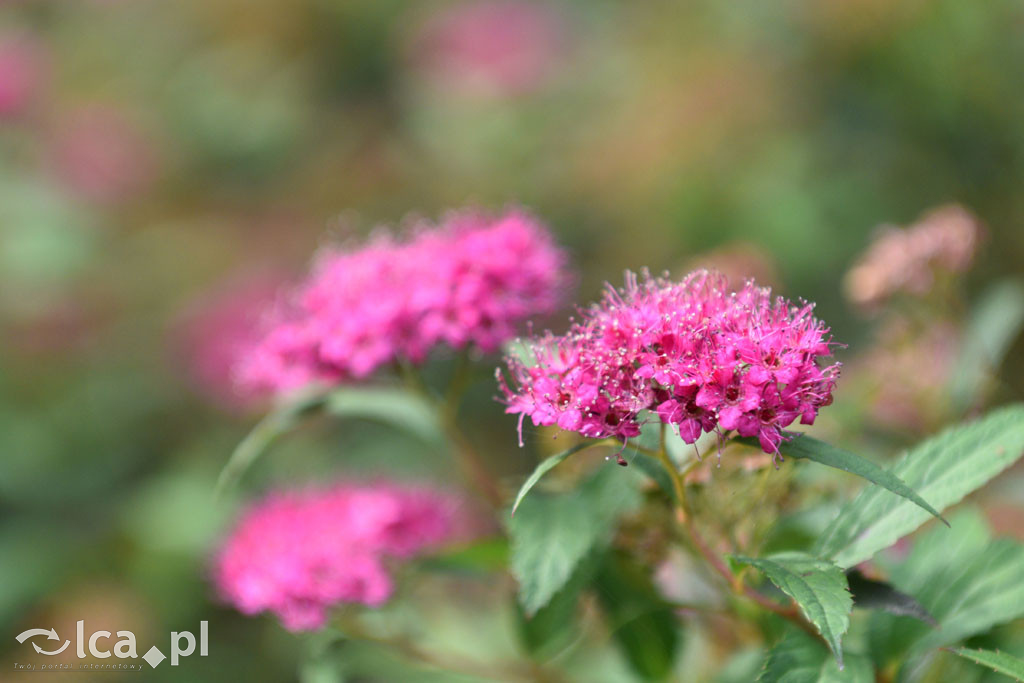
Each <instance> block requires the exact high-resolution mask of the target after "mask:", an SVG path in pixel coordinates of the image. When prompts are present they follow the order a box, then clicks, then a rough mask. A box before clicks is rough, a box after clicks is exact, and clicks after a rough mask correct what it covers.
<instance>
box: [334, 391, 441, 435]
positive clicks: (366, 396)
mask: <svg viewBox="0 0 1024 683" xmlns="http://www.w3.org/2000/svg"><path fill="white" fill-rule="evenodd" d="M325 406H326V409H327V412H328V413H330V414H331V415H334V416H336V417H358V418H365V419H369V420H375V421H378V422H384V423H386V424H390V425H394V426H396V427H400V428H402V429H403V430H405V431H407V432H409V433H410V434H413V435H414V436H417V437H419V438H420V439H422V440H423V441H425V442H427V443H433V444H439V443H443V442H444V434H443V432H442V430H441V427H440V420H439V416H438V414H437V410H435V409H434V407H433V406H432V405H431V404H430V403H429V402H428V401H427V400H426V399H424V398H422V397H421V396H419V395H418V394H415V393H413V392H410V391H407V390H405V389H402V388H397V387H342V388H340V389H335V390H334V391H332V392H331V393H330V394H329V395H328V396H327V400H326V404H325Z"/></svg>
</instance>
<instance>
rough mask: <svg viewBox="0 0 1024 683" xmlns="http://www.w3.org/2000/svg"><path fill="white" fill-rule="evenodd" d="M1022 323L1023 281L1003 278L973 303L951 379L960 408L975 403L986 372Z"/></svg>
mask: <svg viewBox="0 0 1024 683" xmlns="http://www.w3.org/2000/svg"><path fill="white" fill-rule="evenodd" d="M1022 324H1024V284H1022V283H1021V282H1020V281H1019V280H1004V281H1002V282H999V283H997V284H995V285H993V286H992V287H991V288H989V289H988V290H987V291H985V292H984V293H983V294H982V295H981V298H980V300H979V301H978V303H977V304H976V305H975V306H974V309H973V311H972V313H971V319H970V321H969V323H968V325H967V327H966V328H965V329H966V332H965V337H964V341H963V346H962V348H961V350H960V354H959V358H957V361H956V364H955V365H954V368H955V372H954V373H953V376H952V377H951V378H950V395H951V396H952V397H953V404H954V405H955V406H956V407H957V408H958V409H960V410H963V409H965V408H967V407H969V406H970V405H971V404H972V403H974V402H975V401H976V400H977V398H978V395H979V394H980V393H981V392H982V390H983V389H984V385H985V378H986V375H987V374H988V373H990V372H992V371H993V370H995V369H996V368H998V367H999V365H1000V364H1001V363H1002V361H1003V357H1004V356H1005V355H1006V352H1007V351H1008V350H1009V349H1010V346H1011V345H1012V343H1013V340H1014V338H1015V337H1016V336H1017V335H1018V334H1019V333H1020V329H1021V325H1022Z"/></svg>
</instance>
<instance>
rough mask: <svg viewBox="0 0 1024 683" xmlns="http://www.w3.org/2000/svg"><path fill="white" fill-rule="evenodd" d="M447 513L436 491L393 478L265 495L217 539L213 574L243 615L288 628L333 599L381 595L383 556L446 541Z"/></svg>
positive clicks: (311, 621)
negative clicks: (266, 616)
mask: <svg viewBox="0 0 1024 683" xmlns="http://www.w3.org/2000/svg"><path fill="white" fill-rule="evenodd" d="M455 511H456V506H455V503H454V502H453V500H452V499H450V498H448V497H446V496H443V495H441V494H439V493H436V492H433V491H429V490H426V489H419V488H411V487H403V486H398V485H395V484H376V485H366V484H364V485H355V484H341V485H336V486H334V487H333V488H330V489H326V490H309V491H304V492H288V493H276V494H272V495H271V496H269V497H268V498H266V499H265V500H263V501H261V502H260V503H258V504H257V505H255V506H254V507H253V508H252V509H251V510H250V511H249V512H248V513H247V514H246V515H245V516H244V517H243V518H242V519H241V521H240V522H239V524H238V526H237V527H236V528H235V530H234V531H233V532H232V534H231V535H230V537H229V538H228V539H227V542H226V543H225V544H224V546H223V547H222V548H221V550H220V551H219V553H218V554H217V556H216V558H215V561H214V566H213V581H214V584H215V586H216V588H217V590H218V592H219V593H220V595H221V596H222V598H223V599H224V600H225V601H226V602H228V603H230V604H232V605H234V606H235V607H236V608H238V609H239V610H240V611H241V612H243V613H245V614H257V613H259V612H265V611H269V612H273V613H274V614H276V615H277V616H278V618H279V619H280V620H281V622H282V623H283V624H284V626H285V628H287V629H289V630H292V631H301V630H313V629H317V628H320V627H322V626H323V625H324V623H325V622H326V620H327V611H328V610H329V609H330V608H331V607H333V606H335V605H339V604H341V603H359V604H363V605H369V606H375V605H380V604H381V603H383V602H385V601H386V600H387V599H388V598H389V597H390V596H391V593H392V590H393V584H392V581H391V577H390V575H389V573H388V569H387V567H386V561H387V560H388V559H389V558H397V559H402V558H408V557H411V556H413V555H415V554H417V553H419V552H421V551H423V550H424V549H425V548H428V547H431V546H435V545H437V544H439V543H442V542H444V541H446V540H449V539H450V538H451V537H452V535H453V533H454V532H455V527H456V516H455Z"/></svg>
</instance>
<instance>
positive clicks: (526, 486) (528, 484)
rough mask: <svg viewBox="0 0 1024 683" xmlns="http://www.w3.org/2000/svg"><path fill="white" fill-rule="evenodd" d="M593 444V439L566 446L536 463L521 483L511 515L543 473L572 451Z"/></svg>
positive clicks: (574, 451)
mask: <svg viewBox="0 0 1024 683" xmlns="http://www.w3.org/2000/svg"><path fill="white" fill-rule="evenodd" d="M593 445H594V442H593V441H584V442H583V443H580V444H576V445H575V446H573V447H572V448H567V449H566V450H564V451H562V452H561V453H557V454H555V455H552V456H551V457H550V458H544V460H542V461H541V462H540V464H538V465H537V467H536V468H535V469H534V470H533V473H532V474H531V475H530V476H529V477H528V478H527V480H526V481H525V482H523V485H522V486H521V487H520V488H519V493H517V494H516V502H515V503H513V504H512V515H515V514H516V510H518V509H519V504H520V503H522V502H523V499H524V498H526V494H527V493H529V492H530V489H532V488H533V487H534V486H536V485H537V482H538V481H540V479H541V477H543V476H544V475H545V474H547V473H548V472H550V471H551V470H553V469H554V468H555V467H556V466H557V465H558V464H560V463H561V462H562V461H563V460H565V459H566V458H568V457H569V456H570V455H572V454H573V453H578V452H579V451H582V450H583V449H584V448H589V447H590V446H593Z"/></svg>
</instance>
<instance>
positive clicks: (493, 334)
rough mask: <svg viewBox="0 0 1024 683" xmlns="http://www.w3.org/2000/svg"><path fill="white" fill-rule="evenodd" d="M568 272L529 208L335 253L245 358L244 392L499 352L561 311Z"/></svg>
mask: <svg viewBox="0 0 1024 683" xmlns="http://www.w3.org/2000/svg"><path fill="white" fill-rule="evenodd" d="M566 262H567V259H566V256H565V254H564V252H563V251H562V250H561V249H559V248H558V247H557V246H556V245H555V243H554V241H553V239H552V238H551V235H550V233H549V232H548V231H547V230H546V228H545V227H544V226H543V225H542V224H541V223H540V222H539V221H537V220H536V219H535V218H533V217H532V216H530V215H529V214H527V213H526V212H524V211H522V210H519V209H513V210H509V211H507V212H505V213H503V214H501V215H499V216H490V215H487V214H485V213H483V212H480V211H463V212H458V213H453V214H451V215H449V216H448V217H447V218H446V219H445V220H444V221H442V224H441V225H440V226H432V225H425V224H424V225H420V226H418V227H417V228H416V229H415V230H414V231H413V232H412V234H411V235H409V236H408V237H406V238H404V239H402V238H398V237H396V236H394V235H393V234H392V233H390V232H387V231H382V232H379V233H378V234H376V235H375V236H374V237H373V238H371V239H370V240H369V241H368V242H367V243H365V244H363V245H361V246H359V247H355V248H348V249H333V250H330V251H327V252H325V253H324V254H323V255H322V256H321V258H320V259H319V261H318V263H317V265H316V267H315V268H314V270H313V273H312V275H311V276H310V277H309V278H308V279H307V281H306V282H304V283H303V284H302V285H301V286H299V287H298V289H297V291H295V292H294V294H293V296H292V297H291V298H290V300H288V301H285V302H282V303H281V304H280V305H279V310H278V311H276V312H275V313H274V314H273V315H272V316H271V322H270V324H269V329H268V330H267V332H266V335H265V336H264V337H263V339H262V341H261V342H260V343H259V344H256V345H255V346H254V348H252V349H251V350H250V351H249V352H248V353H246V354H245V355H244V357H243V358H242V360H241V363H240V367H239V374H240V380H241V383H242V384H243V386H245V387H248V388H250V389H255V390H264V391H274V392H282V391H288V390H290V389H294V388H297V387H300V386H303V385H306V384H309V383H311V382H317V381H319V382H327V383H335V382H339V381H345V380H350V379H356V380H358V379H362V378H365V377H367V376H369V375H370V374H372V373H373V372H374V371H376V370H377V369H378V368H380V367H381V366H383V365H388V364H390V363H394V362H396V361H404V362H410V363H419V362H422V361H423V360H424V359H425V358H426V357H427V355H428V354H429V353H430V351H431V350H432V349H434V348H435V347H437V346H445V347H448V348H451V349H462V348H465V347H473V348H476V349H479V350H481V351H484V352H491V351H495V350H497V349H498V348H499V347H500V346H501V344H502V343H503V342H505V341H506V340H508V339H510V338H511V337H512V336H514V334H515V332H516V327H517V326H518V325H519V324H520V323H522V322H523V321H524V320H526V319H528V318H531V317H533V316H536V315H543V314H547V313H551V312H552V311H554V310H555V309H556V308H557V307H558V305H559V304H560V302H561V299H562V295H563V293H564V291H565V289H566V285H567V284H568V282H567V279H568V278H567V275H566Z"/></svg>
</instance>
